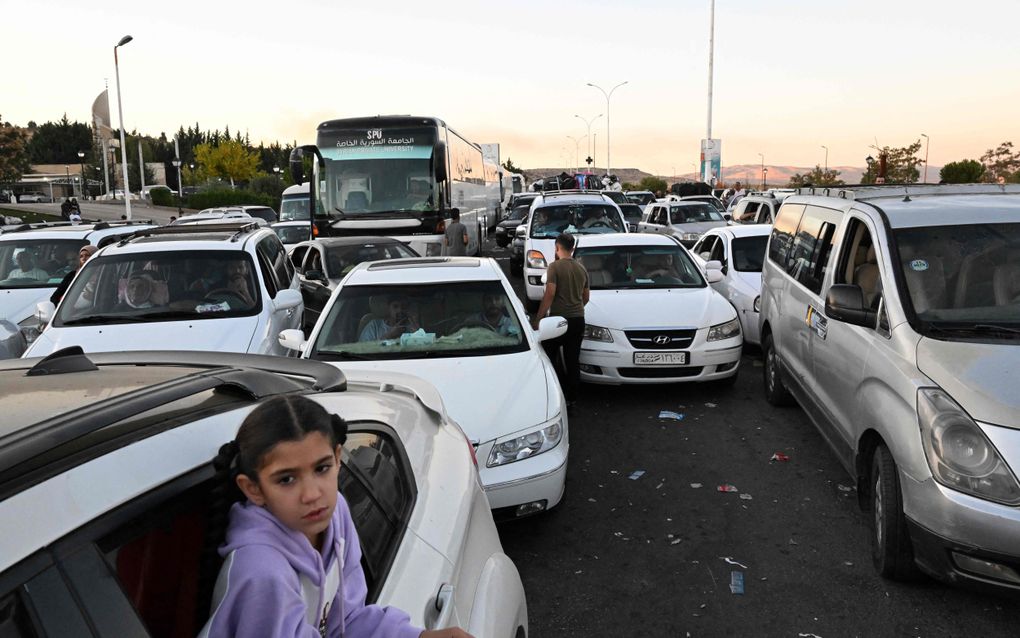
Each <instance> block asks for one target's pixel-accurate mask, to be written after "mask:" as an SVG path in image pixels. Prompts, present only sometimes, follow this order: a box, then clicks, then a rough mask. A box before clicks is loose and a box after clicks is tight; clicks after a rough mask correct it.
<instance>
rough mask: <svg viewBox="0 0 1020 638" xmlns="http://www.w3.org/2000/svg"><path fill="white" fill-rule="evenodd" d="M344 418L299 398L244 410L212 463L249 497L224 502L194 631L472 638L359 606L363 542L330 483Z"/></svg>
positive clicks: (267, 637) (241, 635)
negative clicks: (224, 522)
mask: <svg viewBox="0 0 1020 638" xmlns="http://www.w3.org/2000/svg"><path fill="white" fill-rule="evenodd" d="M346 438H347V425H346V424H345V423H344V421H343V419H341V418H340V417H338V416H336V415H330V414H329V413H327V412H326V410H325V409H324V408H323V407H322V406H320V405H319V404H318V403H315V402H314V401H312V400H311V399H308V398H306V397H303V396H297V395H289V396H277V397H274V398H272V399H270V400H268V401H266V402H265V403H263V404H261V405H260V406H259V407H257V408H256V409H255V410H253V411H252V412H251V414H249V415H248V418H246V419H245V420H244V423H242V424H241V428H240V430H238V432H237V438H236V439H235V440H234V441H231V442H230V443H227V444H226V445H224V446H223V447H222V448H221V449H220V454H219V456H218V457H217V460H216V462H217V468H218V469H219V468H230V474H231V479H230V480H231V481H232V482H233V483H236V485H237V487H238V488H240V490H241V492H242V493H243V495H244V496H245V497H246V499H247V500H246V501H245V502H242V503H235V504H234V505H233V506H232V507H231V509H230V523H229V526H228V528H227V536H226V542H225V543H224V544H223V546H222V547H220V550H219V552H220V555H221V556H223V558H224V562H223V567H222V568H221V569H220V574H219V578H218V579H217V581H216V588H215V592H214V595H213V605H212V615H211V616H210V618H209V621H208V622H207V623H206V625H205V627H204V628H203V630H202V633H201V634H199V635H200V636H201V637H205V636H211V637H219V636H223V637H230V638H234V637H237V638H246V637H258V638H280V637H287V638H290V637H292V636H294V637H297V636H300V637H302V638H314V637H320V638H325V637H327V636H329V637H331V638H341V637H343V638H362V637H364V638H368V637H369V636H372V637H379V638H470V636H469V635H468V634H467V633H466V632H464V631H463V630H461V629H457V628H451V629H438V630H434V631H423V630H422V629H421V628H418V627H414V626H412V625H411V624H410V622H409V618H408V616H407V614H405V613H404V612H402V611H400V610H398V609H394V608H392V607H380V606H378V605H366V604H365V595H366V593H367V592H368V588H367V585H366V583H365V574H364V572H363V571H362V569H361V547H360V545H359V543H358V533H357V531H356V530H355V529H354V521H353V520H352V519H351V513H350V510H349V508H348V506H347V502H346V501H345V500H344V498H343V496H342V495H340V493H339V492H338V491H337V475H338V473H339V469H340V445H342V444H343V442H344V441H345V440H346Z"/></svg>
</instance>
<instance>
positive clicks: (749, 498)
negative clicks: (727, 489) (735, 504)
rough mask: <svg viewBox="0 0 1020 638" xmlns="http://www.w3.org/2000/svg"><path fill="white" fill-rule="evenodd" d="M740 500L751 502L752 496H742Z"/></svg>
mask: <svg viewBox="0 0 1020 638" xmlns="http://www.w3.org/2000/svg"><path fill="white" fill-rule="evenodd" d="M740 500H742V501H750V500H751V495H750V494H741V495H740Z"/></svg>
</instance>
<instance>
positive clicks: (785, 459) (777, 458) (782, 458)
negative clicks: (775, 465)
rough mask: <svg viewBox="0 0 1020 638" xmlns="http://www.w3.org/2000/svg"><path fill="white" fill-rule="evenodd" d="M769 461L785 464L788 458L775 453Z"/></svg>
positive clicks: (780, 453)
mask: <svg viewBox="0 0 1020 638" xmlns="http://www.w3.org/2000/svg"><path fill="white" fill-rule="evenodd" d="M769 460H770V461H780V462H783V463H785V462H787V461H789V460H790V457H788V456H786V455H785V454H783V453H782V452H776V453H775V454H773V455H772V458H771V459H769Z"/></svg>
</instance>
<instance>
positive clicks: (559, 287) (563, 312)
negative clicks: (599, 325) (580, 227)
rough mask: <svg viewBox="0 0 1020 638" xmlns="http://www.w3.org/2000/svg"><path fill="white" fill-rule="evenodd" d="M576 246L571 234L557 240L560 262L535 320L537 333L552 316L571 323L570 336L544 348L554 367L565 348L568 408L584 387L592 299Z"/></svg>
mask: <svg viewBox="0 0 1020 638" xmlns="http://www.w3.org/2000/svg"><path fill="white" fill-rule="evenodd" d="M575 244H576V240H575V239H574V236H573V235H570V234H568V233H562V234H561V235H560V236H559V237H557V238H556V261H554V262H553V263H551V264H549V269H548V270H546V271H545V280H546V281H545V296H544V297H542V302H541V303H540V304H539V306H538V312H537V313H536V314H535V317H534V319H532V320H531V323H532V327H533V328H534V329H535V330H538V322H539V321H541V320H542V318H543V317H545V316H546V315H548V314H551V315H553V316H557V317H563V318H564V319H566V320H567V332H566V333H565V334H564V335H562V336H560V337H557V338H556V339H550V340H548V341H545V342H543V343H542V346H543V347H544V348H545V351H546V354H548V355H549V359H550V360H551V361H552V362H553V364H554V365H555V363H556V359H557V357H558V355H559V351H560V347H561V346H562V348H563V367H564V372H565V374H564V384H563V385H564V388H563V394H564V395H565V396H566V398H567V406H568V407H570V406H573V405H574V402H575V401H576V400H577V390H578V386H579V385H580V384H581V368H580V365H579V363H578V360H579V359H580V357H581V341H583V340H584V306H585V304H587V303H588V298H589V296H590V295H591V289H590V287H589V284H588V271H587V270H585V269H584V266H582V265H581V264H580V263H579V262H578V261H577V260H575V259H574V257H573V255H574V245H575Z"/></svg>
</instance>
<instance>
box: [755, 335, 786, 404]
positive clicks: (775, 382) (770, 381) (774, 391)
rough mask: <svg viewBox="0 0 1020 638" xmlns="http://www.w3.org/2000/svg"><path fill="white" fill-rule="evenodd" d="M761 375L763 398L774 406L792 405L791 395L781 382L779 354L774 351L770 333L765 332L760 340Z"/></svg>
mask: <svg viewBox="0 0 1020 638" xmlns="http://www.w3.org/2000/svg"><path fill="white" fill-rule="evenodd" d="M761 353H762V358H764V359H765V362H764V365H762V371H763V372H762V375H763V380H764V382H765V399H766V400H767V401H768V402H769V403H771V404H772V405H775V406H786V405H793V403H794V400H793V395H792V394H790V391H789V390H788V389H787V388H786V384H784V383H783V371H782V368H781V366H780V365H779V354H778V353H776V348H775V344H774V343H773V341H772V335H771V334H767V335H765V338H764V339H763V340H762V342H761Z"/></svg>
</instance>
